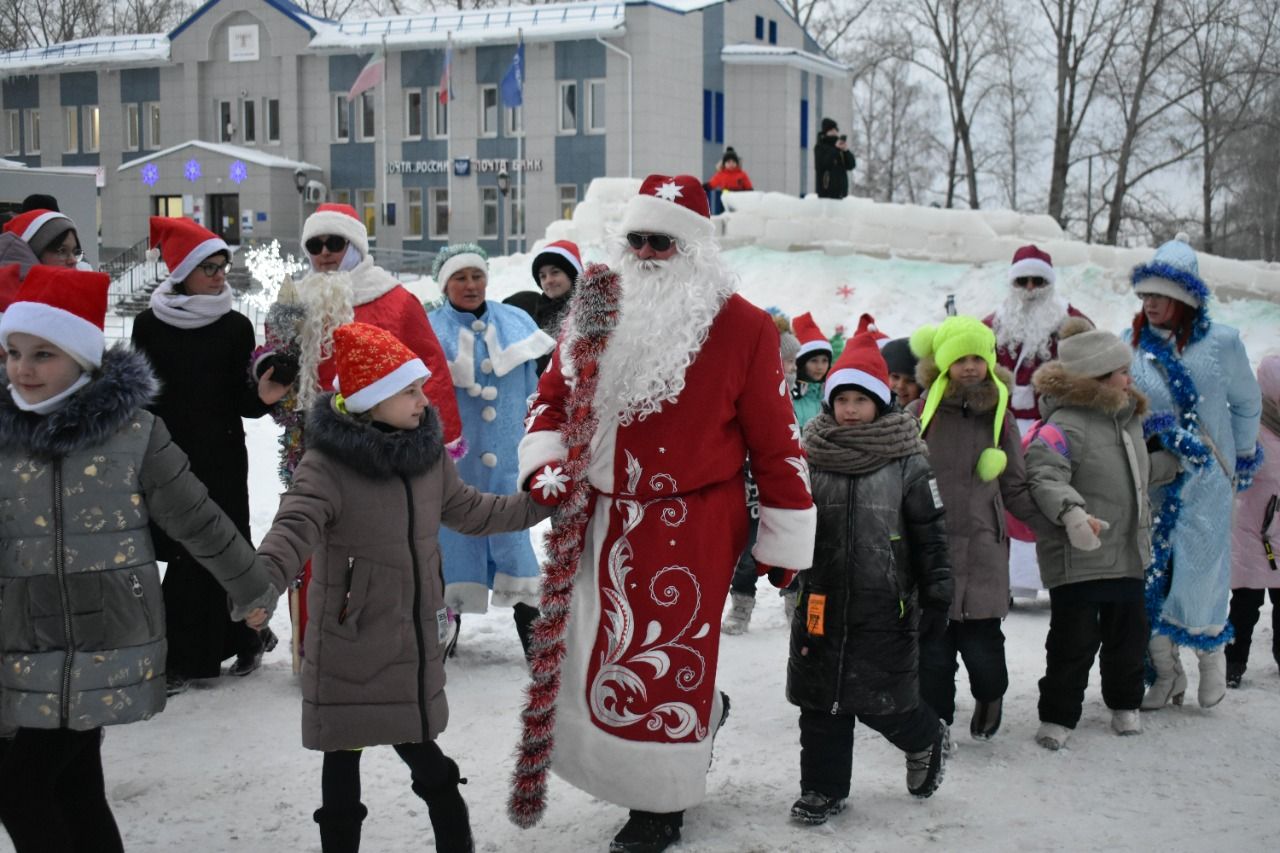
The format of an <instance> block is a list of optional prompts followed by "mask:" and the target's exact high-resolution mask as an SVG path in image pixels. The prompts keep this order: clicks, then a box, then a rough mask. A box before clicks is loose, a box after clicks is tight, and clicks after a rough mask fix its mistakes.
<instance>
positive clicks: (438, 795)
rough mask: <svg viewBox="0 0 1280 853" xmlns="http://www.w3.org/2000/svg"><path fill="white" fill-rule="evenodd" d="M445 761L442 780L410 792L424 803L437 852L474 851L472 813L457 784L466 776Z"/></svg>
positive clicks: (462, 781) (454, 763)
mask: <svg viewBox="0 0 1280 853" xmlns="http://www.w3.org/2000/svg"><path fill="white" fill-rule="evenodd" d="M445 763H446V764H447V765H448V773H449V775H448V777H447V778H446V779H445V781H444V783H443V784H441V785H440V786H439V787H437V788H432V789H429V790H428V789H424V788H422V786H420V785H417V784H414V786H413V792H414V793H415V794H417V795H418V796H419V797H421V798H422V799H423V801H424V802H426V804H427V814H428V816H429V817H430V818H431V828H432V830H434V831H435V835H436V851H437V853H474V851H475V849H476V846H475V841H474V840H473V839H472V837H471V816H470V814H468V812H467V803H466V801H465V800H463V799H462V794H461V792H459V791H458V786H459V785H465V784H467V780H466V779H463V778H462V776H461V773H460V772H459V770H458V763H457V762H456V761H454V760H453V759H452V758H446V759H445ZM326 853H328V851H326Z"/></svg>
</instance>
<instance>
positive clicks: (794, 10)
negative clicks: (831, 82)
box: [783, 0, 874, 53]
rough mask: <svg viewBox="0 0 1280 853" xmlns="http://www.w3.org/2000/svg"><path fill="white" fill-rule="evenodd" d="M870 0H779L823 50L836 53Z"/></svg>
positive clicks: (862, 14) (864, 11)
mask: <svg viewBox="0 0 1280 853" xmlns="http://www.w3.org/2000/svg"><path fill="white" fill-rule="evenodd" d="M873 3H874V0H844V2H840V0H783V5H784V6H786V7H787V9H788V10H790V12H791V14H792V15H793V16H794V17H795V19H796V20H797V21H799V22H800V26H802V27H804V28H805V30H806V31H807V32H808V33H809V34H810V35H812V36H813V38H814V40H815V41H817V43H818V46H819V47H820V48H822V49H823V50H825V51H829V52H833V53H840V52H841V51H840V49H839V48H840V45H841V43H842V42H843V41H844V40H845V37H846V36H847V35H848V34H849V32H850V31H851V30H852V29H853V25H854V24H855V23H857V22H858V20H859V19H861V18H862V17H863V16H864V15H865V14H866V13H867V11H868V10H869V9H870V8H871V6H872V4H873Z"/></svg>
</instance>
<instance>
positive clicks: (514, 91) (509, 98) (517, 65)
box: [502, 42, 524, 107]
mask: <svg viewBox="0 0 1280 853" xmlns="http://www.w3.org/2000/svg"><path fill="white" fill-rule="evenodd" d="M523 103H524V42H520V45H519V47H517V48H516V55H515V56H513V57H511V67H510V68H508V69H507V73H506V74H505V75H504V76H503V78H502V105H503V106H504V107H518V106H520V105H521V104H523Z"/></svg>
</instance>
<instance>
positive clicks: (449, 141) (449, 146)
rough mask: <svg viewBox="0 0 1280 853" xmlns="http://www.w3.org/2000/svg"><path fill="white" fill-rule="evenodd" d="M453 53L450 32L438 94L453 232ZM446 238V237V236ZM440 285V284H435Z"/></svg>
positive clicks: (447, 192)
mask: <svg viewBox="0 0 1280 853" xmlns="http://www.w3.org/2000/svg"><path fill="white" fill-rule="evenodd" d="M452 53H453V31H452V30H450V31H449V32H448V33H446V34H445V42H444V61H445V73H446V75H447V76H446V77H445V79H444V81H443V82H444V91H443V92H441V93H440V97H442V98H444V115H445V125H444V158H445V160H446V161H447V166H446V167H445V176H444V177H445V182H446V183H445V195H447V196H448V198H449V206H448V211H449V230H450V231H452V230H453V107H452V106H450V104H449V101H450V97H449V90H450V89H452V88H453V69H452V68H450V67H449V64H450V62H451V60H452ZM446 236H448V235H446ZM436 283H437V284H440V282H436Z"/></svg>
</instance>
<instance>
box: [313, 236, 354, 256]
mask: <svg viewBox="0 0 1280 853" xmlns="http://www.w3.org/2000/svg"><path fill="white" fill-rule="evenodd" d="M306 245H307V251H308V252H309V253H310V254H312V255H318V254H320V252H321V251H323V250H324V249H328V250H329V251H330V252H335V253H336V252H341V251H342V250H343V249H345V248H347V241H346V239H344V238H342V237H339V236H338V235H336V234H330V235H329V236H327V237H312V238H311V239H310V240H308V241H307V244H306Z"/></svg>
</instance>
